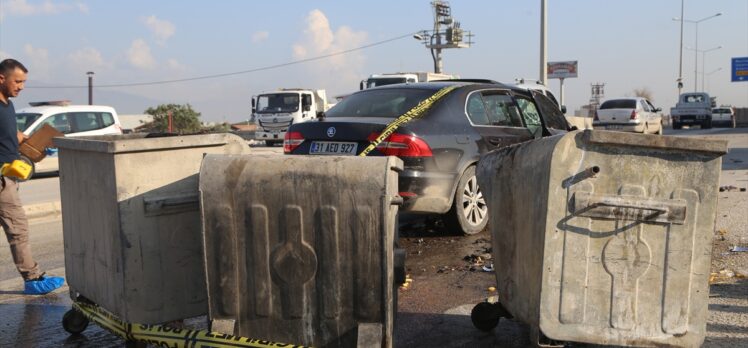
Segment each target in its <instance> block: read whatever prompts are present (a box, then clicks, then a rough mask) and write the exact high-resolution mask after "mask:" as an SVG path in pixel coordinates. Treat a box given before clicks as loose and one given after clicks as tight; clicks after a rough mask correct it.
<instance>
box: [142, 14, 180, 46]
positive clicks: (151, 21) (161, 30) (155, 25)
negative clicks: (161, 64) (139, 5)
mask: <svg viewBox="0 0 748 348" xmlns="http://www.w3.org/2000/svg"><path fill="white" fill-rule="evenodd" d="M143 22H144V23H145V26H146V27H148V29H149V30H150V31H151V33H152V34H153V36H154V37H155V38H156V42H157V43H158V44H159V45H163V44H165V43H166V40H168V39H169V38H170V37H172V36H173V35H174V32H176V27H174V24H172V23H171V22H169V21H167V20H163V19H158V18H156V16H149V17H147V18H145V19H143Z"/></svg>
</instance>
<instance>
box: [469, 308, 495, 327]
mask: <svg viewBox="0 0 748 348" xmlns="http://www.w3.org/2000/svg"><path fill="white" fill-rule="evenodd" d="M496 307H497V306H496V304H494V303H488V302H481V303H478V304H477V305H475V307H473V310H472V311H471V312H470V320H472V321H473V326H475V328H476V329H478V330H481V331H485V332H488V331H491V330H493V329H494V328H495V327H496V325H499V319H501V315H500V312H499V311H498V310H497V308H496Z"/></svg>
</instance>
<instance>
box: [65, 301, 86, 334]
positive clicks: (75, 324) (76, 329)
mask: <svg viewBox="0 0 748 348" xmlns="http://www.w3.org/2000/svg"><path fill="white" fill-rule="evenodd" d="M87 327H88V318H86V316H85V315H83V313H81V312H80V311H79V310H77V309H75V308H73V309H70V310H68V311H67V312H65V315H63V316H62V328H63V329H65V331H67V332H69V333H71V334H73V335H77V334H79V333H81V332H83V330H85V329H86V328H87Z"/></svg>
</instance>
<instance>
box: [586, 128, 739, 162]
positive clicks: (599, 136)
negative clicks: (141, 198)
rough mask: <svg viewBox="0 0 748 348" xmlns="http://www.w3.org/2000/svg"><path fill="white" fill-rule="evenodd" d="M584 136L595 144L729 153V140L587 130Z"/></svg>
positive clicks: (718, 153)
mask: <svg viewBox="0 0 748 348" xmlns="http://www.w3.org/2000/svg"><path fill="white" fill-rule="evenodd" d="M584 138H585V140H586V141H587V142H589V143H593V144H610V145H626V146H636V147H648V148H655V149H662V150H675V151H690V152H703V153H710V154H716V155H720V156H721V155H724V154H726V153H727V140H717V139H708V138H692V137H676V136H661V135H652V136H645V137H643V136H641V135H640V134H634V133H625V132H615V131H601V130H589V129H588V130H585V131H584Z"/></svg>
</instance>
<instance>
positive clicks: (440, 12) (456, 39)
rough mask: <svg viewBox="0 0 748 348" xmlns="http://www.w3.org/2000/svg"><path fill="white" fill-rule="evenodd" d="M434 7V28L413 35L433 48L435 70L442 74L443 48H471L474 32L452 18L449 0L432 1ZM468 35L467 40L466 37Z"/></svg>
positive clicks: (427, 46) (429, 47) (432, 56)
mask: <svg viewBox="0 0 748 348" xmlns="http://www.w3.org/2000/svg"><path fill="white" fill-rule="evenodd" d="M431 6H432V7H433V8H434V28H433V29H432V30H422V31H420V32H418V33H417V34H415V35H413V37H414V38H415V39H416V40H419V41H422V42H423V44H424V45H425V46H426V48H428V49H430V50H431V58H433V60H434V72H435V73H437V74H441V73H442V72H443V70H444V63H443V62H442V50H443V49H447V48H469V47H470V45H471V44H472V43H473V42H472V38H473V34H472V33H471V32H470V31H469V30H463V29H462V28H460V22H458V21H455V20H454V19H453V18H452V8H451V7H450V6H449V2H447V1H440V0H436V1H433V2H432V3H431ZM465 37H467V41H465V40H464V38H465Z"/></svg>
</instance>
